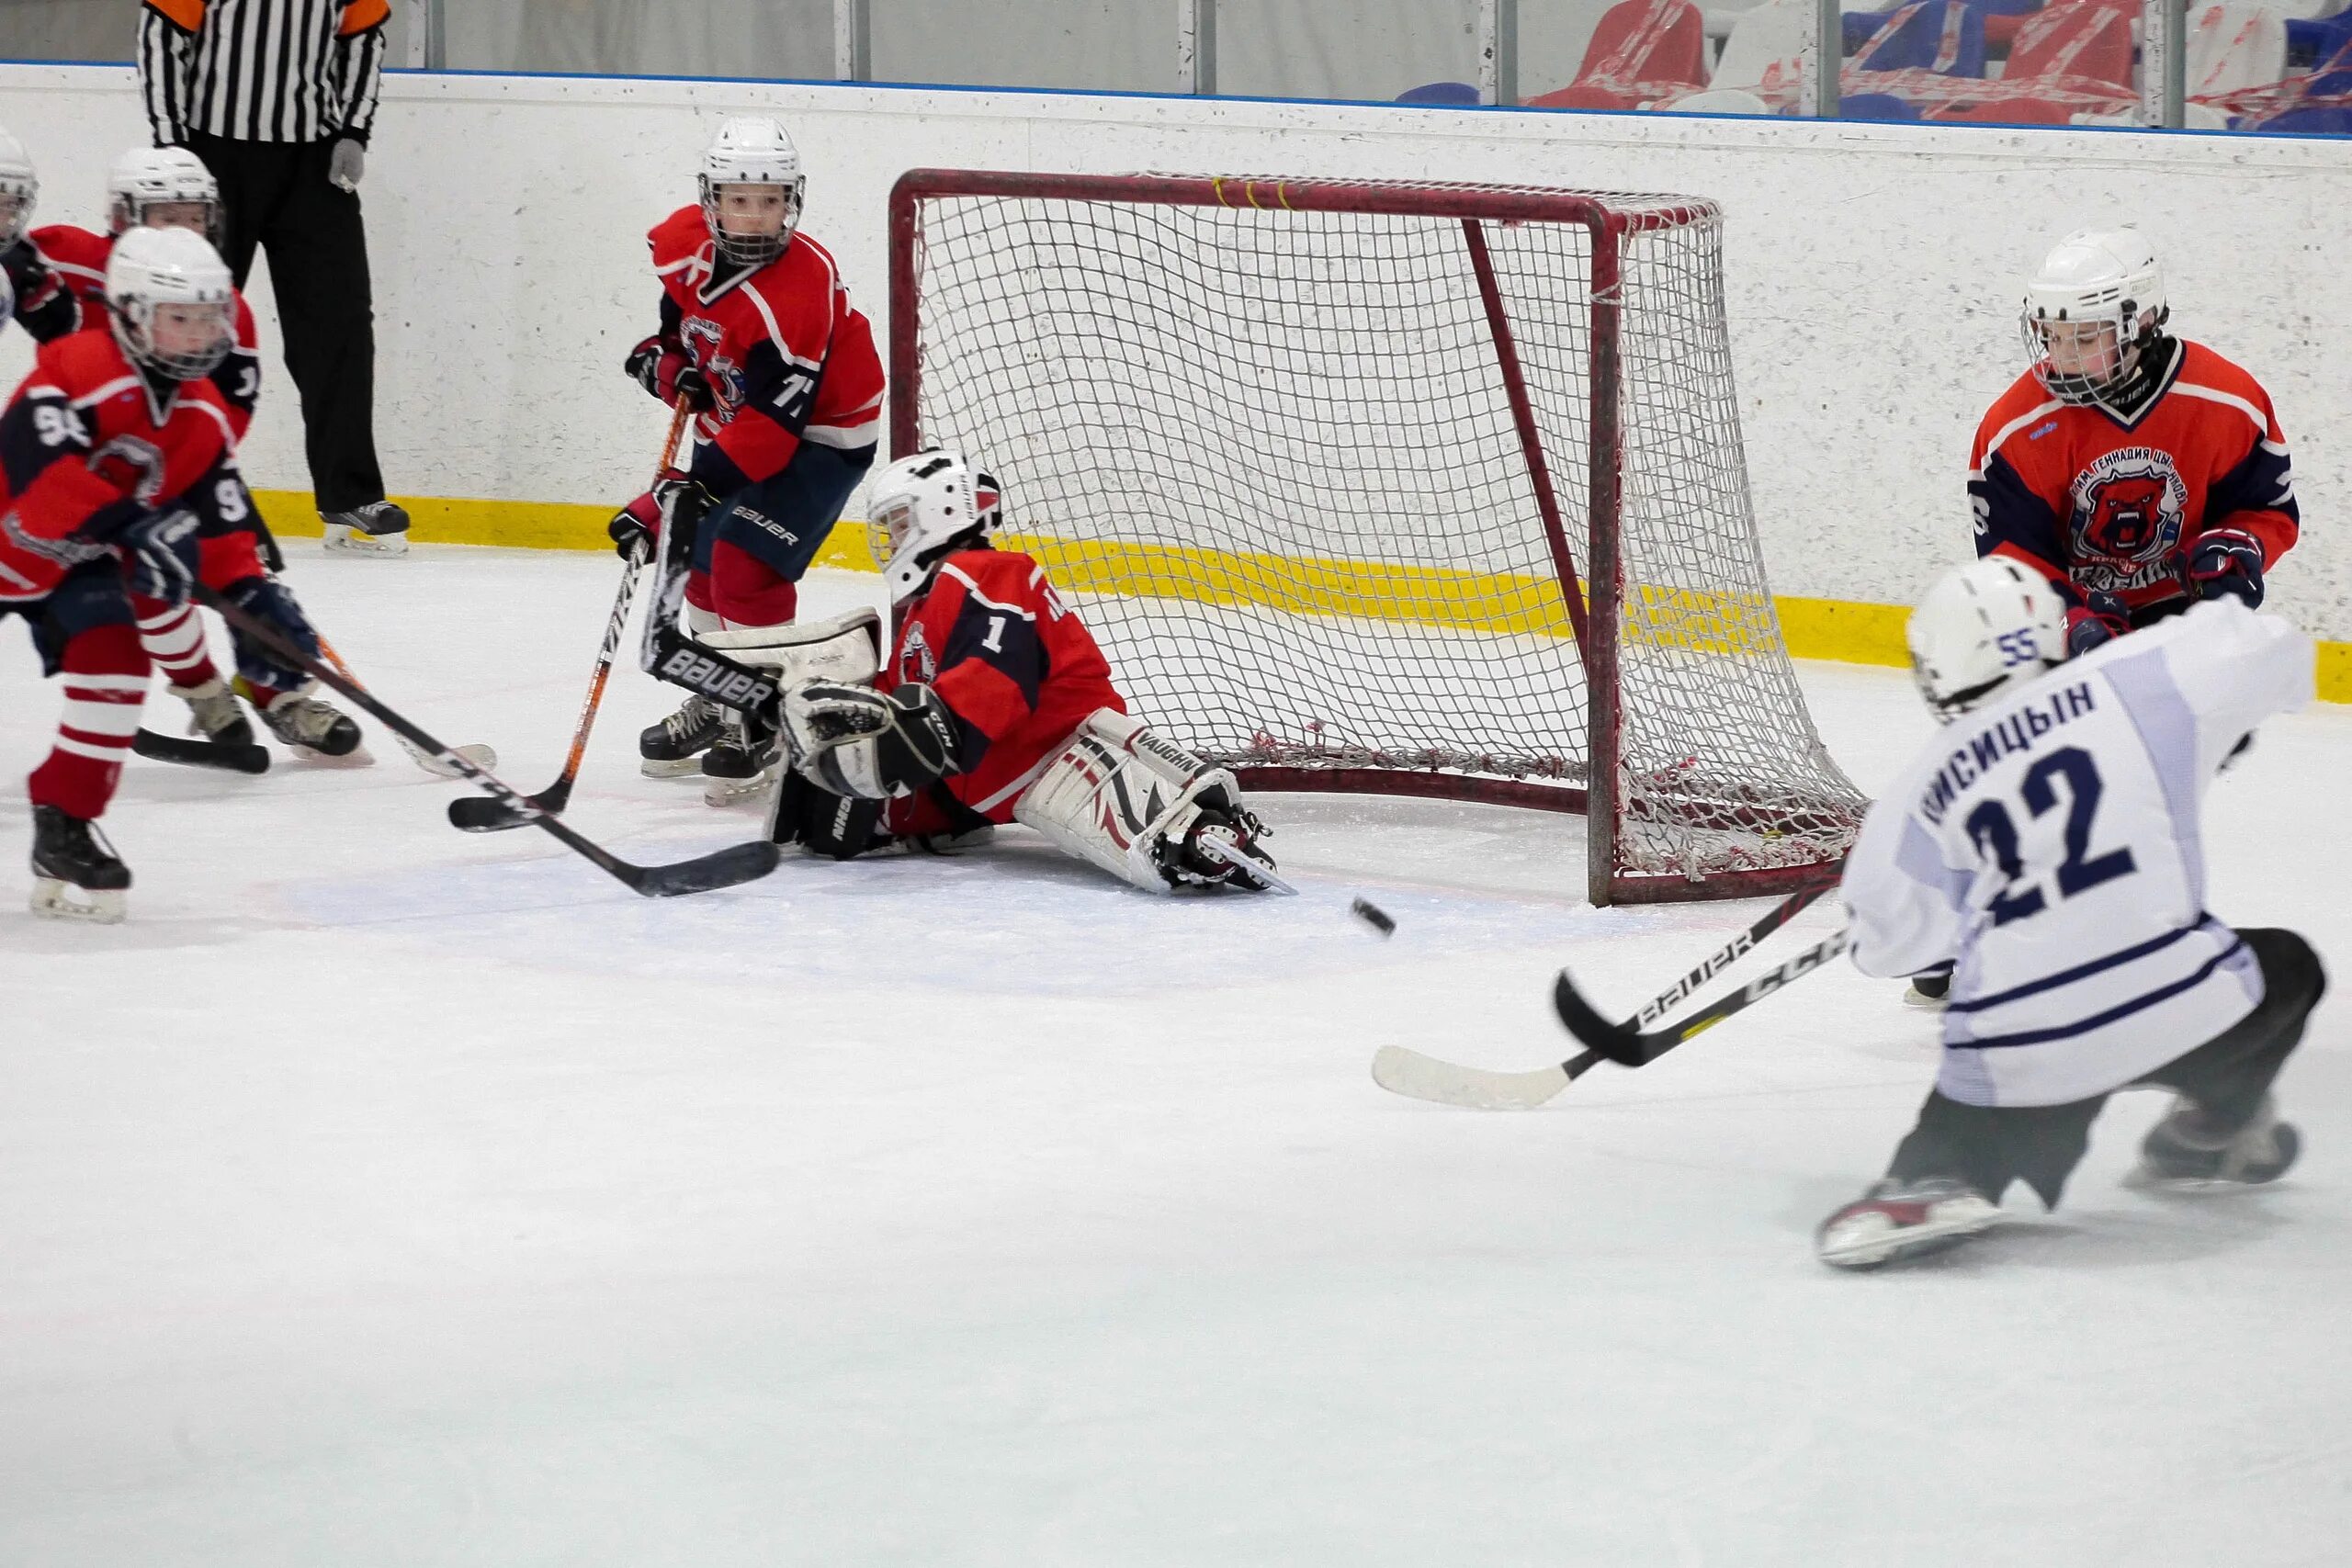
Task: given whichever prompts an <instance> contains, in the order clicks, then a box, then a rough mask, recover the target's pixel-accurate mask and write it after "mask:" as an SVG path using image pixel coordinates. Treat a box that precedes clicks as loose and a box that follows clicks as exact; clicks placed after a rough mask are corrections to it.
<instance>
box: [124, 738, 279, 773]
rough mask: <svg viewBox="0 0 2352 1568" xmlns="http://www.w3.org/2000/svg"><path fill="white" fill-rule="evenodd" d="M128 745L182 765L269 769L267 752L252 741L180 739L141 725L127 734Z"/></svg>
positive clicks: (150, 758)
mask: <svg viewBox="0 0 2352 1568" xmlns="http://www.w3.org/2000/svg"><path fill="white" fill-rule="evenodd" d="M130 749H131V750H133V751H135V752H137V753H138V754H139V755H140V756H141V757H144V758H146V759H148V761H154V762H176V763H178V764H179V765H180V766H182V767H184V768H219V769H220V770H222V771H223V772H226V773H267V772H269V753H268V752H267V751H266V750H262V749H261V748H260V747H259V746H256V745H254V744H253V743H252V742H250V741H248V742H247V743H245V744H243V745H242V746H240V745H236V744H233V743H225V742H222V741H219V740H194V739H182V738H181V737H179V736H176V735H158V734H157V733H155V731H153V730H152V729H142V730H141V731H140V732H139V733H138V734H136V735H134V736H132V737H131V738H130Z"/></svg>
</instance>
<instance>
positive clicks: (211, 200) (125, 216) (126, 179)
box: [107, 147, 220, 246]
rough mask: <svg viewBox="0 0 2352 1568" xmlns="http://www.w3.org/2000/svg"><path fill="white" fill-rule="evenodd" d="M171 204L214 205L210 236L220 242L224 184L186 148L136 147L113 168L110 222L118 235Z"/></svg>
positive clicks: (109, 172) (141, 224) (208, 222)
mask: <svg viewBox="0 0 2352 1568" xmlns="http://www.w3.org/2000/svg"><path fill="white" fill-rule="evenodd" d="M166 202H200V203H202V204H203V205H205V206H206V207H208V208H209V209H210V211H209V213H208V214H207V215H206V217H205V220H204V237H205V238H206V239H208V240H209V241H211V242H212V243H213V244H215V245H216V246H217V245H218V244H220V181H218V180H216V179H214V178H213V177H212V171H211V170H210V169H208V168H206V167H205V166H204V160H202V159H201V158H198V156H197V155H196V154H195V153H193V152H189V151H188V150H187V148H185V147H134V148H132V149H131V150H130V152H125V153H124V154H123V155H122V156H121V157H119V158H117V159H116V160H115V161H114V167H112V168H111V169H108V170H107V224H108V226H109V227H110V228H111V229H112V231H114V232H115V233H118V234H119V233H122V232H123V231H126V230H130V229H139V228H143V227H145V226H146V222H147V209H149V208H151V207H155V206H158V205H161V204H164V203H166Z"/></svg>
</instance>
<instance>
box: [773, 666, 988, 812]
mask: <svg viewBox="0 0 2352 1568" xmlns="http://www.w3.org/2000/svg"><path fill="white" fill-rule="evenodd" d="M784 733H785V740H786V744H787V745H789V746H790V747H791V749H792V765H793V767H794V768H795V769H796V770H797V772H799V773H803V774H805V775H807V777H808V778H809V781H810V782H811V783H814V784H820V785H822V786H823V787H824V788H826V789H828V790H830V791H831V792H832V793H833V794H835V795H850V796H854V798H856V799H860V800H889V799H893V798H895V797H897V796H899V795H911V794H913V793H914V792H915V791H917V790H919V789H924V788H927V787H928V786H930V785H931V784H933V783H934V782H936V781H937V780H938V779H940V778H941V777H942V776H944V774H945V773H947V772H948V770H949V769H950V768H951V767H953V766H954V762H955V757H956V716H955V715H954V714H952V713H950V712H948V711H947V705H946V704H945V703H944V702H942V701H940V700H939V694H938V693H936V692H934V691H933V690H932V689H931V688H930V687H929V686H921V685H915V686H901V687H899V689H898V690H897V691H895V692H890V693H887V694H886V693H882V692H876V691H874V690H872V689H870V688H868V687H865V686H849V685H840V684H836V683H834V682H828V681H817V682H809V683H808V684H806V685H802V686H797V687H795V688H794V689H793V690H791V691H789V692H787V693H786V694H785V698H784Z"/></svg>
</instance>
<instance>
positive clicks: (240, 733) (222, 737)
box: [168, 675, 254, 746]
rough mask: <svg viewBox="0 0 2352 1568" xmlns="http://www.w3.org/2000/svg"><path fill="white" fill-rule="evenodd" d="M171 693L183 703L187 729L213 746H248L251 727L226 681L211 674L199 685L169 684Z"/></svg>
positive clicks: (250, 738)
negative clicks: (210, 676) (209, 677)
mask: <svg viewBox="0 0 2352 1568" xmlns="http://www.w3.org/2000/svg"><path fill="white" fill-rule="evenodd" d="M168 689H169V690H170V692H171V694H172V695H174V696H175V697H177V698H179V700H180V701H182V702H184V703H186V704H187V716H188V717H187V732H188V733H189V734H190V735H193V736H196V737H197V738H198V739H203V740H209V741H210V742H211V743H212V744H213V745H215V746H250V745H252V744H253V743H254V727H253V726H252V725H251V724H248V723H247V722H246V721H245V715H244V711H243V709H242V708H240V707H238V706H237V699H236V698H235V697H234V696H232V695H231V694H230V692H229V687H228V683H227V682H224V681H222V680H221V679H220V677H219V676H218V675H215V676H214V677H213V678H212V679H211V680H209V681H207V682H204V684H202V685H200V686H173V687H170V688H168Z"/></svg>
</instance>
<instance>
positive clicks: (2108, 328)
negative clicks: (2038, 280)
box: [2018, 299, 2165, 407]
mask: <svg viewBox="0 0 2352 1568" xmlns="http://www.w3.org/2000/svg"><path fill="white" fill-rule="evenodd" d="M2135 318H2136V320H2135ZM2164 320H2165V312H2164V311H2161V310H2147V311H2143V310H2140V308H2139V306H2138V304H2137V302H2136V301H2133V300H2131V299H2123V300H2120V301H2118V302H2117V303H2116V304H2115V305H2112V306H2110V307H2109V308H2108V309H2106V310H2098V311H2087V310H2086V311H2079V312H2077V311H2069V310H2065V309H2064V308H2061V309H2059V310H2055V311H2052V310H2049V309H2048V308H2047V307H2046V306H2043V305H2041V304H2038V303H2036V302H2035V301H2033V300H2030V299H2029V300H2028V301H2027V302H2026V307H2025V310H2023V311H2022V312H2021V313H2020V314H2019V316H2018V331H2019V332H2020V333H2023V334H2024V337H2025V352H2026V361H2027V363H2028V364H2029V365H2030V366H2031V367H2033V374H2034V378H2035V379H2037V380H2039V381H2040V382H2041V384H2042V386H2043V387H2044V388H2046V389H2048V390H2049V393H2050V395H2051V396H2052V397H2053V398H2056V399H2057V400H2059V401H2061V402H2064V403H2075V404H2078V405H2082V406H2086V407H2087V406H2091V405H2104V404H2106V403H2107V402H2108V401H2109V400H2110V399H2111V398H2112V397H2113V396H2114V395H2115V394H2116V393H2118V392H2120V391H2121V390H2122V389H2124V388H2125V387H2126V386H2128V385H2129V384H2130V383H2131V378H2132V377H2133V376H2134V375H2135V374H2137V372H2138V370H2139V368H2140V360H2141V357H2142V355H2143V354H2144V353H2145V351H2146V350H2147V348H2148V346H2149V345H2150V344H2152V343H2154V341H2155V337H2156V330H2157V328H2158V327H2159V326H2161V325H2162V324H2163V322H2164ZM2086 328H2088V329H2092V331H2091V332H2090V333H2086V332H2085V331H2084V329H2086ZM2068 333H2071V334H2073V336H2074V344H2073V346H2072V348H2071V349H2070V351H2069V355H2068V357H2069V358H2070V359H2071V360H2072V362H2073V368H2069V369H2060V368H2059V367H2058V366H2057V364H2056V362H2055V360H2054V357H2053V355H2052V349H2051V340H2052V338H2053V337H2058V336H2064V335H2065V334H2068ZM2093 345H2096V346H2093ZM2086 359H2088V360H2091V361H2092V363H2090V364H2088V365H2086V364H2085V361H2086ZM2099 360H2104V361H2105V364H2104V365H2101V364H2099V363H2098V361H2099Z"/></svg>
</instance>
